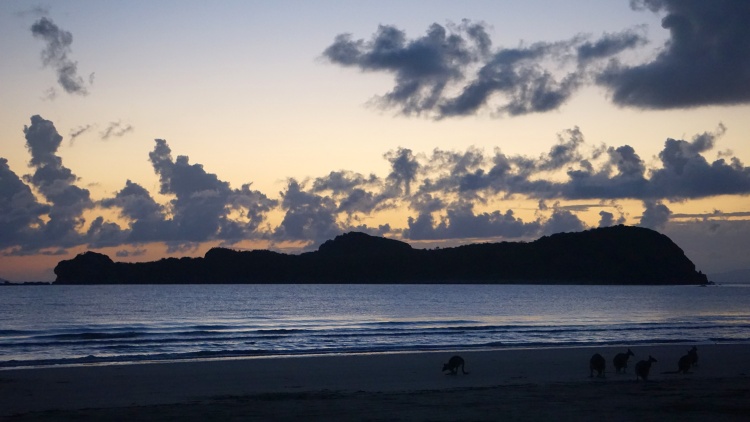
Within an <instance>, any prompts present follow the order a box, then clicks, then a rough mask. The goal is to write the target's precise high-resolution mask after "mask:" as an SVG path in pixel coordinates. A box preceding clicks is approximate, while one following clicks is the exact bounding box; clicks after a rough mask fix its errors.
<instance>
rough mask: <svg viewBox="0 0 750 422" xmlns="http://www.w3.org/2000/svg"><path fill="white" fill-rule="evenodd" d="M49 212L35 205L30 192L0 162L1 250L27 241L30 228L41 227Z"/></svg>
mask: <svg viewBox="0 0 750 422" xmlns="http://www.w3.org/2000/svg"><path fill="white" fill-rule="evenodd" d="M49 210H50V207H49V206H47V205H43V204H40V203H39V202H37V199H36V197H35V196H34V194H33V193H32V191H31V189H30V188H29V187H28V186H27V185H26V184H25V183H24V182H23V181H22V180H21V179H20V178H19V177H18V176H17V175H16V174H15V173H14V172H13V171H12V170H11V169H10V167H9V166H8V160H6V159H5V158H0V250H2V249H5V248H7V247H11V246H16V245H22V244H24V243H26V242H28V241H29V239H30V237H31V233H32V231H33V227H39V226H42V225H43V224H44V222H43V220H42V216H44V215H46V214H47V213H48V212H49Z"/></svg>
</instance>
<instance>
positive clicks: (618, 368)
mask: <svg viewBox="0 0 750 422" xmlns="http://www.w3.org/2000/svg"><path fill="white" fill-rule="evenodd" d="M631 356H635V355H634V354H633V352H631V351H630V349H628V351H627V352H625V353H618V354H616V355H615V358H614V359H612V363H613V364H614V366H615V372H616V373H618V374H619V373H620V372H623V373H624V372H625V369H626V368H627V367H628V358H629V357H631Z"/></svg>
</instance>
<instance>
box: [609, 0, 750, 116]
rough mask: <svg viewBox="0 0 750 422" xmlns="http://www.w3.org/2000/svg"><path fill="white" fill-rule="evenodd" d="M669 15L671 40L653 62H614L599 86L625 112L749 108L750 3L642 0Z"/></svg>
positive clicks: (636, 3)
mask: <svg viewBox="0 0 750 422" xmlns="http://www.w3.org/2000/svg"><path fill="white" fill-rule="evenodd" d="M631 3H632V4H633V6H634V8H635V9H649V10H651V11H652V12H665V16H664V18H663V19H662V27H664V28H665V29H667V30H669V35H670V36H669V39H668V40H667V42H666V43H665V45H664V46H663V49H662V51H661V52H660V53H659V55H658V56H657V57H656V58H655V59H654V60H653V61H651V62H648V63H644V64H640V65H637V66H625V65H623V64H621V63H618V62H616V61H613V62H612V63H611V64H610V66H609V68H608V69H607V70H606V71H604V72H602V73H601V74H600V75H599V76H598V78H597V82H598V83H599V84H601V85H603V86H605V87H607V88H608V89H610V90H611V91H612V100H613V101H614V102H615V103H616V104H619V105H622V106H632V107H637V108H651V109H667V108H688V107H698V106H705V105H726V104H746V103H748V102H750V75H748V72H747V69H748V68H749V67H750V3H748V2H746V1H743V0H716V1H710V2H703V1H682V0H637V1H632V2H631Z"/></svg>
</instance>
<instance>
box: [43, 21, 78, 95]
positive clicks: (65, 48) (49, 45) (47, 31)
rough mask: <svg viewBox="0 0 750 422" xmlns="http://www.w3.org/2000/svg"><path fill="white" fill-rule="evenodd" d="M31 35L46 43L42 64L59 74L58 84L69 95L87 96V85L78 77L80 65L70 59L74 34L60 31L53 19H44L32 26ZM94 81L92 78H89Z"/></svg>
mask: <svg viewBox="0 0 750 422" xmlns="http://www.w3.org/2000/svg"><path fill="white" fill-rule="evenodd" d="M31 33H32V34H34V36H35V37H37V38H41V39H42V40H44V42H45V43H46V48H45V49H44V50H43V51H42V62H43V63H44V65H45V66H50V67H52V68H54V69H55V71H56V72H57V82H58V83H59V84H60V86H61V87H62V88H63V89H64V90H65V92H67V93H68V94H79V95H87V94H88V90H87V89H86V83H85V82H84V80H83V78H82V77H81V76H79V75H78V63H77V62H75V61H73V60H71V59H70V58H69V57H68V54H70V52H71V49H70V45H71V44H72V43H73V34H71V33H70V32H68V31H64V30H62V29H60V28H59V27H58V26H57V25H55V23H54V22H52V20H51V19H49V18H46V17H43V18H41V19H39V20H38V21H36V22H35V23H34V24H33V25H32V26H31ZM89 80H92V77H89Z"/></svg>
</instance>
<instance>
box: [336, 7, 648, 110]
mask: <svg viewBox="0 0 750 422" xmlns="http://www.w3.org/2000/svg"><path fill="white" fill-rule="evenodd" d="M644 43H645V39H644V38H643V36H642V35H641V34H640V33H639V32H638V31H635V30H626V31H623V32H621V33H615V34H606V35H604V36H603V37H602V38H600V39H598V40H594V41H589V40H588V37H585V36H582V35H579V36H575V37H573V38H572V39H570V40H566V41H559V42H549V43H546V42H538V43H534V44H531V45H530V46H521V47H517V48H505V49H497V50H494V51H493V50H492V43H491V40H490V38H489V36H488V34H487V29H486V25H485V24H483V23H472V22H469V21H464V22H462V24H461V25H458V26H453V27H449V28H445V27H443V26H441V25H438V24H433V25H432V26H430V28H429V29H428V31H427V33H426V34H425V35H424V36H422V37H420V38H416V39H414V40H408V39H407V37H406V34H405V33H404V32H403V31H401V30H399V29H397V28H395V27H393V26H380V27H379V28H378V30H377V32H376V33H375V34H374V35H373V36H372V38H371V40H369V41H365V40H362V39H360V40H354V39H353V38H352V36H351V35H350V34H342V35H339V36H337V37H336V39H335V40H334V42H333V44H332V45H330V46H329V47H328V48H327V49H326V50H325V51H324V52H323V56H324V57H325V58H326V59H328V60H329V61H330V62H332V63H334V64H338V65H341V66H347V67H356V68H359V69H361V70H363V71H378V72H387V73H391V74H393V75H394V78H395V86H394V88H393V90H391V91H390V92H388V93H387V94H385V95H384V96H382V97H380V104H381V105H383V106H385V107H395V108H397V109H399V111H400V112H401V113H403V114H405V115H413V114H421V113H428V114H430V115H432V116H433V117H435V118H446V117H453V116H466V115H471V114H474V113H477V112H479V111H481V110H484V109H488V110H490V111H491V112H493V113H495V114H497V115H501V116H502V115H521V114H527V113H537V112H545V111H549V110H555V109H557V108H559V107H560V106H561V105H563V104H564V103H565V102H566V101H567V100H568V99H569V98H570V96H571V95H572V94H573V93H574V92H575V91H576V90H577V89H578V88H579V87H580V86H581V85H582V84H583V83H588V79H589V74H588V71H589V68H590V67H591V66H593V65H595V63H596V62H598V61H601V60H604V59H606V58H609V57H612V56H614V55H616V54H619V53H621V52H623V51H625V50H628V49H632V48H635V47H638V46H640V45H642V44H644ZM568 64H570V66H567V67H568V70H561V69H563V68H565V67H566V65H568ZM456 92H457V94H455V93H456ZM495 100H498V102H499V104H494V101H495Z"/></svg>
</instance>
